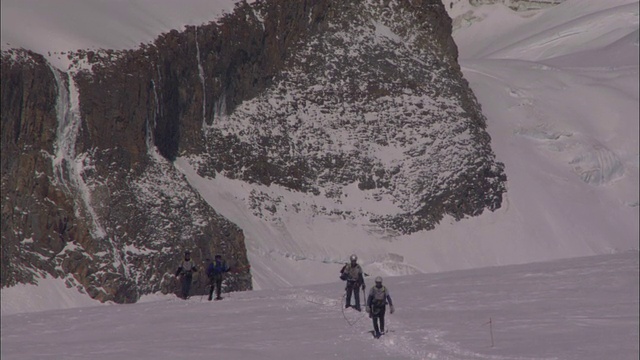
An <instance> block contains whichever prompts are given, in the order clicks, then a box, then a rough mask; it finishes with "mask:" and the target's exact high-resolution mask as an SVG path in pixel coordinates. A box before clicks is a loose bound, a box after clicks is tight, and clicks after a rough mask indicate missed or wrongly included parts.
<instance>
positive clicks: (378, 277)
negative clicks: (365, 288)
mask: <svg viewBox="0 0 640 360" xmlns="http://www.w3.org/2000/svg"><path fill="white" fill-rule="evenodd" d="M376 284H382V277H380V276H377V277H376Z"/></svg>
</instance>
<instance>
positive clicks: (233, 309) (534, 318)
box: [2, 251, 638, 360]
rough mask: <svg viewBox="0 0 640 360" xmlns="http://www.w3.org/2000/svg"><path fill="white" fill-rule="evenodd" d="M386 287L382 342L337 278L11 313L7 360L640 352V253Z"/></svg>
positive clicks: (423, 278)
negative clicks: (217, 296) (348, 303)
mask: <svg viewBox="0 0 640 360" xmlns="http://www.w3.org/2000/svg"><path fill="white" fill-rule="evenodd" d="M338 271H339V267H338V268H337V269H336V274H337V272H338ZM336 277H337V276H336ZM372 284H373V281H372V280H371V278H370V277H369V278H367V285H368V286H372ZM384 284H385V285H386V286H387V288H388V289H389V292H390V294H391V297H392V299H393V302H394V306H395V309H396V312H395V313H394V314H393V315H390V314H389V313H388V309H387V315H386V329H387V330H388V332H387V334H385V335H383V336H382V337H381V338H380V339H378V340H376V339H374V338H373V337H372V335H371V334H370V333H368V331H370V330H371V329H372V324H371V320H369V318H368V317H366V316H365V314H364V313H358V312H356V311H355V310H352V309H347V310H343V304H344V302H343V301H344V300H343V297H342V295H343V287H344V284H343V283H342V282H341V281H339V280H337V281H335V282H333V283H330V284H324V285H314V286H306V287H295V288H294V287H290V288H286V289H279V290H261V291H251V292H243V293H231V294H226V297H225V298H224V300H222V301H212V302H209V301H207V299H206V298H205V299H204V300H203V299H201V297H200V296H194V297H192V298H191V299H189V300H188V301H184V300H179V299H177V298H175V297H170V296H165V297H161V296H149V297H147V298H143V301H142V302H141V303H137V304H132V305H114V306H94V307H85V308H76V309H67V310H51V311H46V312H32V313H23V314H15V315H10V316H3V317H2V358H3V359H12V360H13V359H16V360H17V359H95V360H100V359H105V360H106V359H109V360H111V359H176V358H181V357H188V358H195V359H206V358H220V359H260V360H269V359H273V360H280V359H285V358H291V359H306V360H326V359H345V360H346V359H354V360H357V359H371V360H374V359H381V360H382V359H385V360H389V359H439V360H442V359H456V360H462V359H469V360H471V359H493V360H515V359H522V360H552V359H563V360H572V359H573V360H603V359H616V360H625V359H628V360H632V359H637V357H638V252H637V251H630V252H625V253H621V254H615V255H600V256H595V257H585V258H576V259H570V260H559V261H554V262H547V263H532V264H526V265H511V266H502V267H490V268H483V269H475V270H460V271H453V272H443V273H438V274H419V275H412V276H402V277H390V278H386V279H384ZM3 298H4V295H3ZM49 301H51V302H55V301H58V299H55V298H52V299H49ZM489 321H491V323H490V324H489ZM492 333H493V346H492Z"/></svg>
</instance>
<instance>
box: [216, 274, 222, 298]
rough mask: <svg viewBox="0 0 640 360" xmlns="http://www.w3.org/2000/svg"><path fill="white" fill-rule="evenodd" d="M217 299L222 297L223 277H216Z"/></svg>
mask: <svg viewBox="0 0 640 360" xmlns="http://www.w3.org/2000/svg"><path fill="white" fill-rule="evenodd" d="M216 299H222V277H219V278H217V279H216Z"/></svg>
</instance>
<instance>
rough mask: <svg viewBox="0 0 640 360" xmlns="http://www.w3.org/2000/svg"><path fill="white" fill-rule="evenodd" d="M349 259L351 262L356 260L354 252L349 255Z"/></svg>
mask: <svg viewBox="0 0 640 360" xmlns="http://www.w3.org/2000/svg"><path fill="white" fill-rule="evenodd" d="M349 259H351V262H356V261H358V257H357V256H356V254H353V255H351V257H349Z"/></svg>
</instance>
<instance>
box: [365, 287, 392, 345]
mask: <svg viewBox="0 0 640 360" xmlns="http://www.w3.org/2000/svg"><path fill="white" fill-rule="evenodd" d="M375 281H376V284H375V286H373V287H372V288H371V290H369V297H368V298H367V312H368V313H369V317H370V318H372V319H373V332H374V334H373V336H375V337H376V339H377V338H379V337H380V336H381V335H382V334H384V313H385V310H386V305H387V303H388V304H389V312H390V313H391V314H393V312H394V311H395V310H394V309H393V302H392V301H391V295H389V290H388V289H387V288H386V287H385V286H383V285H382V278H381V277H380V276H378V277H376V280H375ZM378 320H379V321H380V326H379V327H378Z"/></svg>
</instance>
